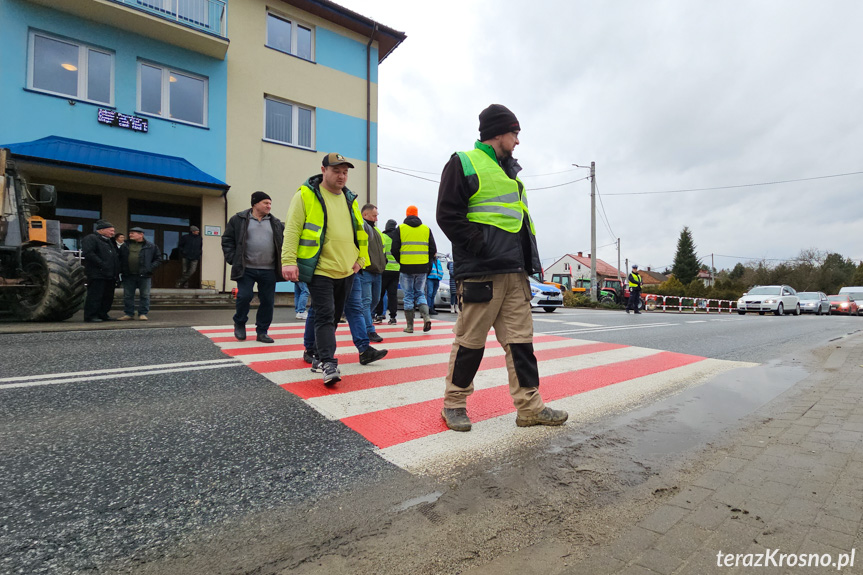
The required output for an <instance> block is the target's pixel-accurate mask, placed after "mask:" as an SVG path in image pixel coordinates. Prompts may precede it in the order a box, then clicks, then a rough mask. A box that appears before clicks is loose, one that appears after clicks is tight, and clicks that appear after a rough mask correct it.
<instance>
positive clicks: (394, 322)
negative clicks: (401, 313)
mask: <svg viewBox="0 0 863 575" xmlns="http://www.w3.org/2000/svg"><path fill="white" fill-rule="evenodd" d="M396 323H398V322H396V318H394V317H391V318H390V321H388V322H387V325H395V324H396Z"/></svg>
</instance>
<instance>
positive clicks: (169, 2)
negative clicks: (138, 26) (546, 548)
mask: <svg viewBox="0 0 863 575" xmlns="http://www.w3.org/2000/svg"><path fill="white" fill-rule="evenodd" d="M111 1H112V2H116V3H117V4H123V5H125V6H130V7H132V8H136V9H138V10H142V11H144V12H148V13H150V14H154V15H156V16H160V17H162V18H165V19H166V20H173V21H174V22H177V23H179V24H183V25H185V26H189V27H191V28H194V29H196V30H201V31H204V32H209V33H210V34H215V35H216V36H221V37H222V38H226V37H227V32H228V30H227V26H228V4H227V1H226V0H111Z"/></svg>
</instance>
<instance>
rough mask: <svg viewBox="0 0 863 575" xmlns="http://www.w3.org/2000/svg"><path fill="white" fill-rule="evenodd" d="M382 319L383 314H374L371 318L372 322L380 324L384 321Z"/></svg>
mask: <svg viewBox="0 0 863 575" xmlns="http://www.w3.org/2000/svg"><path fill="white" fill-rule="evenodd" d="M384 319H386V318H385V317H384V316H382V315H376V316H375V317H374V318H373V319H372V323H375V324H378V325H380V324H382V323H384Z"/></svg>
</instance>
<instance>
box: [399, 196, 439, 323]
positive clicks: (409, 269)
mask: <svg viewBox="0 0 863 575" xmlns="http://www.w3.org/2000/svg"><path fill="white" fill-rule="evenodd" d="M405 216H406V217H405V221H404V223H403V224H401V225H400V226H399V227H398V232H397V233H396V234H395V236H394V237H393V245H392V247H391V248H390V249H391V250H392V253H393V256H394V257H395V258H396V261H398V262H399V273H400V275H399V282H400V283H401V284H402V291H403V292H404V307H405V323H406V324H407V325H406V326H405V329H404V331H405V332H407V333H413V331H414V314H415V313H416V311H419V312H420V315H422V318H423V331H429V330H431V318H430V317H429V302H428V301H426V280H427V278H428V273H429V272H430V271H431V268H432V264H431V261H432V258H434V257H435V256H436V255H437V246H436V245H435V243H434V236H433V235H432V232H431V229H429V227H428V226H427V225H425V224H424V223H423V222H422V220H421V219H420V218H419V210H418V209H417V207H416V206H408V209H407V211H406V212H405ZM433 304H434V302H432V305H433ZM415 310H416V311H415Z"/></svg>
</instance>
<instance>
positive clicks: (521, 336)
mask: <svg viewBox="0 0 863 575" xmlns="http://www.w3.org/2000/svg"><path fill="white" fill-rule="evenodd" d="M520 131H521V126H520V125H519V122H518V118H516V117H515V114H513V113H512V112H511V111H510V110H509V109H508V108H506V107H505V106H501V105H500V104H492V105H491V106H489V107H488V108H486V109H485V110H483V111H482V112H480V115H479V140H478V141H477V142H476V143H475V144H474V148H473V149H472V150H470V151H467V152H456V153H455V154H453V155H452V157H451V158H450V160H449V162H448V163H447V165H446V166H445V167H444V169H443V173H442V174H441V183H440V189H439V191H438V203H437V222H438V225H439V226H440V229H441V230H443V232H444V233H445V234H446V235H447V237H448V238H449V239H450V241H451V242H452V249H453V260H454V268H453V272H454V275H455V279H456V280H457V283H458V296H459V298H460V301H461V313H460V314H459V316H458V320H457V321H456V326H455V329H454V330H453V331H455V333H456V337H455V341H454V342H453V346H452V353H451V354H450V363H449V373H448V374H447V376H446V390H445V392H444V403H443V411H442V413H441V415H442V417H443V419H444V422H446V425H447V427H449V428H450V429H453V430H455V431H470V429H471V421H470V418H469V417H468V414H467V409H466V407H467V398H468V396H469V395H470V394H471V393H473V389H474V384H473V379H474V376H475V375H476V372H477V370H478V369H479V365H480V362H481V361H482V356H483V351H484V349H485V342H486V338H487V337H488V332H489V330H490V329H491V328H492V326H493V327H494V331H495V336H496V337H497V340H498V341H499V342H500V345H501V346H502V347H503V349H504V351H505V352H506V365H507V372H508V375H509V392H510V395H511V396H512V399H513V404H514V405H515V408H516V412H517V415H516V418H515V423H516V425H518V426H519V427H527V426H531V425H562V424H563V423H564V422H565V421H566V419H567V417H568V414H567V413H566V412H565V411H561V410H558V409H552V408H550V407H547V406H546V405H545V404H544V403H543V401H542V397H540V395H539V368H538V366H537V361H536V356H535V355H534V352H533V318H532V317H531V311H530V299H531V293H530V284H529V282H528V275H529V274H533V273H536V272H539V271H540V270H541V269H542V268H541V266H540V260H539V253H538V251H537V248H536V235H535V232H534V227H533V221H532V220H531V218H530V212H529V211H528V208H527V199H526V197H525V189H524V184H523V183H522V182H521V180H519V179H518V172H519V171H520V170H521V166H520V165H519V164H518V162H517V161H516V160H515V158H513V157H512V153H513V150H515V147H516V146H517V145H518V143H519V142H518V135H519V132H520Z"/></svg>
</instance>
